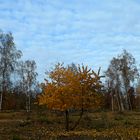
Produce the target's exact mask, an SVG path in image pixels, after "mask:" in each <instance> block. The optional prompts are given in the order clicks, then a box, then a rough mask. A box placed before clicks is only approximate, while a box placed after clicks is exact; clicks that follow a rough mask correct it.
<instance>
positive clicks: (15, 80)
mask: <svg viewBox="0 0 140 140" xmlns="http://www.w3.org/2000/svg"><path fill="white" fill-rule="evenodd" d="M21 58H22V52H21V51H20V50H17V48H16V45H15V43H14V38H13V35H12V33H3V32H2V31H1V32H0V111H1V110H2V109H26V110H27V111H29V110H30V107H31V105H30V104H31V98H32V96H33V95H34V93H35V92H36V91H35V89H36V86H37V80H36V77H37V72H36V67H37V66H36V63H35V61H34V60H25V61H23V60H22V59H21Z"/></svg>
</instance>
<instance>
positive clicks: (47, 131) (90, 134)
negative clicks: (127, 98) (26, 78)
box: [0, 112, 140, 140]
mask: <svg viewBox="0 0 140 140" xmlns="http://www.w3.org/2000/svg"><path fill="white" fill-rule="evenodd" d="M77 118H78V116H77V115H75V114H72V116H71V119H70V125H71V126H72V125H73V122H74V121H76V119H77ZM64 121H65V120H64V116H63V114H58V113H57V114H56V113H50V112H43V113H38V112H32V113H30V114H27V113H26V112H7V113H6V112H3V113H0V140H8V139H9V140H11V139H13V140H14V139H15V140H20V139H21V140H28V139H32V140H43V139H44V140H46V139H48V140H49V139H52V138H53V139H62V140H63V139H65V138H66V137H67V138H69V139H79V140H84V139H86V140H88V139H89V140H91V139H93V138H95V137H96V139H115V138H116V139H122V138H123V139H130V138H131V139H134V140H138V139H140V112H124V113H122V114H121V113H112V112H97V113H87V114H85V115H84V116H83V119H82V121H81V123H80V125H79V126H78V127H77V128H76V130H75V131H70V132H66V131H65V129H64Z"/></svg>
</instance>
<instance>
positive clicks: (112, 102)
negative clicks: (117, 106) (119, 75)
mask: <svg viewBox="0 0 140 140" xmlns="http://www.w3.org/2000/svg"><path fill="white" fill-rule="evenodd" d="M111 110H112V111H114V94H113V92H112V93H111Z"/></svg>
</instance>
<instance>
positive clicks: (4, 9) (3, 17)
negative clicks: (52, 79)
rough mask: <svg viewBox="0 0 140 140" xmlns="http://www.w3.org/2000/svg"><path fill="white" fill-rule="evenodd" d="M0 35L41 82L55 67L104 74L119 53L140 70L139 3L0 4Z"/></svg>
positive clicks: (26, 0) (22, 0)
mask: <svg viewBox="0 0 140 140" xmlns="http://www.w3.org/2000/svg"><path fill="white" fill-rule="evenodd" d="M0 29H1V30H3V31H4V32H9V31H10V32H12V33H13V36H14V41H15V44H16V46H17V49H19V50H21V51H22V52H23V59H24V60H26V59H30V60H35V61H36V63H37V67H38V68H37V72H38V74H39V76H38V79H39V80H40V81H43V79H44V78H45V74H44V73H45V71H46V70H49V69H50V68H51V67H52V66H53V65H54V64H56V63H57V62H64V63H65V64H70V63H72V62H73V63H75V64H82V63H83V64H84V65H89V67H91V68H92V69H93V70H95V71H96V70H97V69H98V68H99V67H100V66H101V67H102V71H105V70H106V69H107V67H108V65H109V62H110V60H111V59H112V58H113V57H114V56H117V55H118V54H120V53H121V52H122V50H123V49H126V50H127V51H128V52H130V53H131V54H132V55H133V56H134V57H135V58H136V62H137V63H138V64H140V62H139V61H140V0H0Z"/></svg>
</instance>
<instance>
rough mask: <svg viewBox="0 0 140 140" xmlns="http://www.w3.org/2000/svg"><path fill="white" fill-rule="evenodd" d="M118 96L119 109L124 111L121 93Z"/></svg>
mask: <svg viewBox="0 0 140 140" xmlns="http://www.w3.org/2000/svg"><path fill="white" fill-rule="evenodd" d="M119 98H120V106H121V111H124V105H123V101H122V95H121V93H119Z"/></svg>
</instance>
